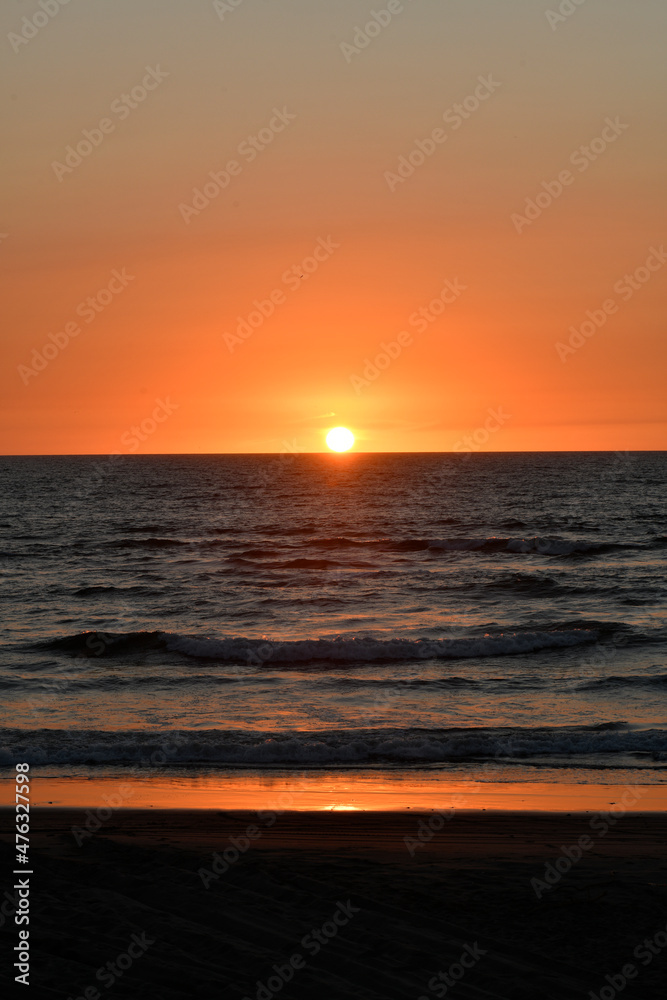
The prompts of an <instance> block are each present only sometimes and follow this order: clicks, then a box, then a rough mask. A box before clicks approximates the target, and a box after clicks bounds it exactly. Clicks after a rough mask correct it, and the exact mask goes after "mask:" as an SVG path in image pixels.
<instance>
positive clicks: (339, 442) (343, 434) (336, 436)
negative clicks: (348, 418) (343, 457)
mask: <svg viewBox="0 0 667 1000" xmlns="http://www.w3.org/2000/svg"><path fill="white" fill-rule="evenodd" d="M327 444H328V446H329V447H330V448H331V450H332V451H348V450H349V449H350V448H351V447H352V445H353V444H354V434H353V433H352V431H348V429H347V427H333V428H332V429H331V430H330V431H329V433H328V434H327Z"/></svg>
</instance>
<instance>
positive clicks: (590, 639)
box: [0, 453, 667, 781]
mask: <svg viewBox="0 0 667 1000" xmlns="http://www.w3.org/2000/svg"><path fill="white" fill-rule="evenodd" d="M666 473H667V463H666V456H665V454H664V453H636V454H627V453H623V454H609V453H593V454H586V453H576V454H509V455H507V454H504V455H503V454H498V455H473V456H470V457H468V458H466V457H463V456H459V455H451V454H449V455H428V454H426V455H425V454H410V455H362V454H347V455H342V456H341V455H300V456H293V457H284V458H280V457H277V456H148V457H140V456H135V457H126V458H120V459H117V460H115V461H110V460H108V459H103V458H91V457H75V458H65V457H56V458H53V457H50V458H4V459H0V482H1V483H2V500H1V501H0V504H1V506H0V533H1V536H2V540H1V542H0V580H1V581H2V582H1V584H0V606H1V607H2V610H3V615H2V621H3V626H2V652H1V659H0V692H1V695H2V704H3V720H2V727H3V728H2V729H0V763H3V764H7V765H8V764H10V763H13V762H14V761H15V760H16V759H17V756H18V757H19V758H20V759H27V760H29V761H31V762H32V763H34V764H36V765H44V767H56V766H61V767H63V768H64V769H65V771H67V769H68V768H69V769H76V768H79V769H80V768H86V767H97V768H98V769H100V768H102V769H103V768H105V767H112V766H118V765H127V764H131V763H136V762H137V761H140V760H145V759H146V758H147V757H150V754H151V753H152V752H154V751H155V749H156V748H160V747H162V746H165V745H167V744H168V746H169V750H168V753H167V756H168V762H169V764H170V765H181V766H182V765H184V764H189V765H191V766H193V767H194V766H197V767H200V768H203V767H210V766H211V765H217V766H221V767H222V766H224V767H230V766H234V767H236V766H242V765H244V766H253V767H255V768H265V767H277V766H280V767H283V768H286V767H291V768H297V767H304V766H319V767H327V766H330V767H333V766H340V765H346V766H356V767H359V766H363V767H373V768H387V767H406V766H410V767H413V768H419V767H429V768H433V767H434V766H442V767H443V768H445V769H447V768H450V769H453V768H459V769H460V768H461V767H462V766H464V765H465V768H466V773H468V774H471V773H472V774H479V775H484V774H487V773H490V771H489V768H490V767H492V769H493V773H494V775H497V774H498V773H499V769H500V772H502V773H506V774H511V775H512V777H514V778H516V777H517V776H518V777H521V776H523V775H527V774H529V773H537V772H538V771H539V769H540V768H549V769H550V773H553V771H554V769H556V768H557V769H559V772H558V773H560V774H562V775H566V774H568V773H570V772H574V771H575V770H576V771H577V773H578V774H579V775H580V774H581V771H582V769H584V770H586V771H587V773H590V775H591V780H600V778H601V774H602V773H603V772H605V773H606V774H607V775H608V776H609V775H613V774H617V773H618V774H620V773H621V772H623V774H629V773H630V772H633V773H634V771H636V770H641V772H642V775H643V779H642V780H650V781H661V780H664V779H665V777H666V775H665V773H664V767H665V765H666V764H667V725H666V722H667V712H666V708H667V663H666V659H665V653H666V651H667V631H666V629H665V617H664V612H665V596H666V592H667V587H666V585H665V573H664V568H665V555H666V553H667V527H666V526H665V517H664V514H665V505H664V499H665V483H666V480H667V474H666ZM531 769H532V770H531ZM608 780H612V778H610V777H608Z"/></svg>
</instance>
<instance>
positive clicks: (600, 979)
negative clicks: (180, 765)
mask: <svg viewBox="0 0 667 1000" xmlns="http://www.w3.org/2000/svg"><path fill="white" fill-rule="evenodd" d="M0 816H1V822H2V856H3V869H2V870H3V872H5V873H11V871H12V869H13V867H14V852H13V850H11V848H10V844H11V837H10V831H11V830H12V827H11V823H12V820H13V816H12V814H11V813H10V812H9V811H7V810H2V811H1V813H0ZM612 818H613V817H608V820H609V819H612ZM31 821H32V833H31V849H32V854H31V860H32V870H33V872H34V874H33V875H32V877H31V888H32V897H31V907H32V909H31V922H30V932H31V938H30V940H31V951H32V978H31V994H30V995H31V996H32V997H45V998H47V997H63V998H67V997H72V998H76V997H80V996H86V992H85V991H86V989H88V994H87V1000H95V993H96V992H97V993H98V994H99V996H100V997H106V996H114V997H116V996H118V997H136V998H144V997H146V998H148V997H150V998H153V1000H154V998H158V1000H161V998H163V1000H181V998H183V1000H185V998H186V997H187V998H190V997H200V996H201V997H207V998H208V997H215V998H225V1000H226V998H238V1000H242V998H244V997H250V998H252V1000H270V998H271V997H274V996H279V997H283V998H289V1000H301V998H318V1000H319V998H320V997H326V998H327V1000H332V998H333V1000H336V998H352V997H355V998H358V1000H387V998H411V997H414V1000H419V998H420V997H427V998H429V1000H431V998H433V997H438V996H440V997H441V996H449V995H450V994H452V995H455V996H456V997H461V998H466V997H471V998H472V997H478V998H480V1000H481V998H513V1000H515V998H520V1000H523V998H526V1000H528V998H530V1000H535V998H554V1000H560V998H564V1000H566V998H567V1000H569V998H573V1000H574V998H575V997H578V998H581V997H584V998H589V997H590V992H591V991H592V992H593V994H594V995H595V996H599V995H600V990H601V989H603V990H604V988H605V987H606V988H607V989H608V990H611V989H613V987H612V986H611V985H609V983H610V980H609V979H606V978H605V977H606V976H609V977H611V981H612V982H616V984H617V985H618V984H619V983H620V978H619V977H621V978H625V979H626V985H625V987H624V989H623V990H621V991H620V992H622V993H623V995H624V996H627V997H635V998H637V1000H652V998H653V997H655V998H656V1000H657V998H658V997H662V996H664V981H665V975H666V973H667V948H666V949H665V951H664V952H662V950H661V948H660V945H659V943H658V944H656V943H655V940H654V939H655V936H656V934H657V935H658V940H662V939H661V938H660V934H661V932H663V931H664V930H665V926H666V925H667V893H666V888H667V885H666V884H667V836H666V834H667V817H665V815H664V814H663V815H657V814H627V815H625V816H622V817H619V818H618V819H617V821H616V822H615V823H610V822H607V823H606V830H603V825H604V822H605V821H604V820H603V819H602V818H601V816H600V815H599V814H596V816H593V817H592V816H591V815H590V814H571V815H566V814H548V813H539V814H537V813H520V812H502V813H501V812H478V813H475V812H467V813H456V814H454V815H450V814H449V813H448V812H447V811H442V812H428V813H422V814H418V813H413V812H392V813H380V812H363V813H362V812H324V811H321V812H316V813H312V812H286V813H283V814H282V815H275V814H271V813H268V812H261V813H259V814H258V813H256V812H215V811H203V810H196V811H193V810H189V811H186V810H173V811H167V810H163V811H158V810H118V811H116V812H114V813H112V815H111V816H110V817H108V818H107V819H106V820H105V821H104V822H101V821H100V819H99V817H98V816H96V815H95V814H94V813H92V812H90V813H88V814H86V812H85V811H83V810H62V809H36V810H34V812H33V813H32V814H31ZM98 822H101V825H100V826H99V828H97V829H95V830H93V827H95V826H96V824H97V823H98ZM593 823H595V824H596V825H595V826H593V825H592V824H593ZM582 837H588V838H589V840H590V844H588V843H587V841H583V843H585V844H587V846H586V847H585V848H584V849H582V850H581V854H582V856H581V859H580V860H579V861H576V862H574V863H572V862H568V861H567V858H566V852H564V851H563V848H564V847H565V848H567V851H568V852H569V853H570V855H571V856H573V855H576V852H577V845H578V844H579V843H582V841H581V839H580V838H582ZM556 862H558V864H559V866H560V868H562V869H565V870H564V871H563V872H562V873H560V872H559V871H558V870H557V868H556V867H555V865H556ZM547 863H551V865H553V866H554V867H553V868H550V869H549V868H546V867H545V866H546V865H547ZM547 871H548V872H550V873H551V874H550V879H551V882H550V881H549V879H546V872H547ZM10 880H11V874H9V875H8V876H7V880H6V884H7V885H8V886H10V885H11V881H10ZM10 897H11V893H10ZM538 897H539V898H538ZM5 902H7V900H6V898H5ZM8 910H9V915H7V911H8ZM4 912H5V914H6V917H5V921H4V923H3V926H2V930H1V932H0V933H2V936H3V938H5V939H9V941H8V943H9V944H10V946H13V944H14V943H15V938H16V927H15V926H14V924H13V920H12V918H11V903H7V907H6V908H5V911H4ZM644 939H647V940H648V941H649V942H650V943H651V944H652V947H653V949H654V950H656V954H653V953H652V952H651V951H650V950H647V948H646V946H644V945H642V942H643V941H644ZM666 940H667V936H666ZM637 949H639V955H638V954H637V953H636V951H637ZM646 956H649V961H648V962H647V961H646ZM128 962H129V965H128ZM629 964H630V965H632V967H633V969H634V970H635V975H634V976H632V977H629V976H626V977H624V976H623V973H622V971H621V970H622V969H623V966H626V972H627V967H628V965H629ZM124 966H125V968H123V967H124ZM7 968H8V966H7V965H5V966H4V967H3V969H2V974H3V976H4V978H5V979H6V980H8V981H9V980H10V979H11V973H10V975H9V976H8V975H7ZM440 973H442V976H441V978H440V979H438V978H437V977H438V975H439V974H440ZM434 977H435V978H434ZM614 977H616V978H614ZM448 983H449V985H448ZM602 996H603V998H604V997H609V996H611V994H610V993H606V994H605V993H604V992H603V994H602Z"/></svg>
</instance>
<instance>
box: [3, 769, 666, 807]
mask: <svg viewBox="0 0 667 1000" xmlns="http://www.w3.org/2000/svg"><path fill="white" fill-rule="evenodd" d="M13 801H14V795H13V786H12V785H11V783H10V782H5V783H3V784H2V785H1V786H0V809H2V808H6V807H9V806H11V805H12V804H13ZM30 803H31V809H40V808H53V809H77V808H93V809H95V808H103V807H105V806H109V805H110V806H111V807H112V808H113V809H120V808H123V809H127V808H129V809H156V810H169V809H188V810H202V811H208V810H226V811H230V810H231V811H238V810H254V811H258V810H265V809H280V810H283V811H285V810H290V811H296V812H317V811H323V812H324V811H330V812H337V811H341V812H345V811H349V812H358V811H359V812H382V813H386V812H416V811H425V812H428V811H430V810H439V809H440V810H443V809H451V808H454V809H456V811H457V812H470V811H473V812H475V811H476V812H484V811H494V812H495V811H501V812H502V811H512V812H526V813H530V812H545V813H568V812H581V813H585V812H600V811H605V810H612V809H614V808H623V809H624V810H625V811H626V812H627V811H634V812H641V813H667V784H655V783H647V784H643V783H641V782H637V781H633V782H632V783H620V782H619V783H617V784H600V783H595V784H579V783H573V782H544V781H542V782H540V781H535V782H525V781H524V782H521V781H516V782H509V781H508V782H499V781H489V782H484V781H477V782H476V781H470V780H460V779H459V780H455V779H448V778H447V777H445V776H444V775H443V774H442V773H431V774H424V773H421V774H416V773H415V772H408V773H407V774H401V775H396V774H394V775H387V774H382V775H379V774H377V773H357V774H352V775H351V774H349V773H342V772H338V773H329V772H327V773H322V772H299V773H297V774H285V773H284V772H283V773H282V774H278V775H274V774H267V773H264V774H258V773H248V772H225V773H215V774H207V775H191V774H177V775H174V774H172V775H164V774H163V775H159V774H158V775H156V774H155V772H154V771H153V772H152V773H150V774H147V775H146V776H145V777H140V776H137V775H136V773H129V774H127V775H123V773H122V772H119V773H117V774H115V775H113V776H112V775H106V776H100V777H97V776H93V777H82V776H72V777H40V776H39V775H38V774H34V773H33V772H31V783H30Z"/></svg>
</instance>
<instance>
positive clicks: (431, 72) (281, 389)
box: [0, 0, 667, 454]
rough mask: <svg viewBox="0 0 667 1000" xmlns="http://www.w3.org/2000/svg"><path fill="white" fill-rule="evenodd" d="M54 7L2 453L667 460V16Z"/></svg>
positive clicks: (17, 264) (652, 4) (15, 288)
mask: <svg viewBox="0 0 667 1000" xmlns="http://www.w3.org/2000/svg"><path fill="white" fill-rule="evenodd" d="M44 2H45V4H46V7H47V8H48V10H49V11H51V14H49V13H48V12H47V13H44V11H43V8H40V7H39V4H38V3H37V2H34V3H33V2H24V0H17V2H12V3H9V4H5V5H3V8H2V11H1V12H0V19H1V23H2V28H3V31H4V36H5V38H6V43H5V49H6V51H5V58H4V60H3V66H2V70H1V73H2V84H3V86H2V100H3V103H4V119H5V123H6V124H5V143H4V146H5V157H4V158H5V177H6V184H5V198H4V202H3V209H2V216H1V217H0V255H1V257H2V265H3V267H2V279H1V280H2V284H3V293H4V302H5V337H4V343H5V351H6V356H5V364H4V366H3V368H2V374H1V375H0V378H1V379H2V405H1V409H0V438H1V440H0V452H2V453H6V454H24V453H25V454H60V453H62V454H69V453H101V454H105V453H109V452H115V451H121V452H127V451H129V450H136V451H139V452H151V453H169V452H218V451H220V452H268V451H281V450H284V449H287V448H290V449H292V450H296V451H318V450H321V449H322V448H323V446H324V445H323V442H324V433H325V431H326V429H328V428H329V427H331V426H333V425H334V424H344V425H346V426H349V427H351V428H352V430H353V431H354V432H355V434H356V435H357V439H358V447H359V448H360V449H362V450H369V451H375V450H377V451H422V450H425V451H438V450H451V449H453V448H458V449H460V448H461V447H464V448H465V447H469V446H470V445H469V444H466V443H465V442H466V440H467V441H468V442H469V441H471V440H472V441H473V442H475V440H476V442H477V443H476V444H475V447H482V448H484V449H493V450H508V451H512V450H541V449H545V450H551V449H584V450H587V449H598V448H599V449H613V450H616V449H619V450H621V449H623V450H625V449H653V448H664V447H665V446H666V445H665V435H664V429H665V407H664V402H663V399H664V364H663V363H662V362H663V361H664V355H665V346H664V344H665V339H664V318H663V317H664V288H665V275H666V274H667V266H665V265H666V264H667V254H664V253H663V251H662V246H663V244H662V242H661V241H662V240H663V239H664V238H665V229H664V190H665V188H664V175H663V171H664V166H663V165H664V157H665V149H664V146H665V138H664V136H665V127H664V126H665V121H664V94H665V92H666V88H665V79H664V77H665V66H664V58H663V53H662V38H664V32H665V28H666V27H667V25H666V23H665V22H666V21H667V8H665V6H664V4H663V3H662V2H661V0H636V2H634V3H633V4H631V5H630V4H627V3H625V2H622V0H605V2H604V3H602V2H601V0H587V2H585V3H583V4H581V5H580V6H575V5H571V6H572V8H573V13H571V14H569V15H564V14H559V15H557V17H556V16H555V15H553V11H556V12H558V10H559V4H557V3H554V5H553V6H552V7H551V8H550V7H549V6H548V4H547V3H546V2H545V4H544V5H543V4H539V3H535V2H534V0H508V2H506V3H502V4H500V3H498V2H497V0H466V2H463V0H459V2H454V0H453V2H451V3H449V2H447V3H445V2H441V0H404V2H403V3H398V0H392V4H391V5H388V4H387V3H385V2H384V0H379V3H377V4H376V5H374V6H373V5H369V4H366V3H362V2H360V0H340V2H337V3H336V4H333V3H332V4H323V3H315V2H313V0H281V3H280V4H275V3H269V2H268V0H240V2H238V0H235V4H234V5H231V4H225V3H224V2H218V3H216V4H214V3H207V2H202V3H197V4H194V3H188V4H186V3H182V2H178V0H162V2H161V3H159V4H155V3H149V2H147V0H143V2H142V0H113V2H112V0H86V3H82V2H77V0H72V2H71V3H68V4H66V5H65V6H63V7H62V9H60V8H58V9H57V10H56V12H55V13H53V9H54V5H57V2H58V0H44ZM560 6H561V7H563V8H564V9H565V10H567V9H569V5H568V4H564V5H563V4H561V5H560ZM372 10H375V11H376V12H378V14H377V18H376V19H375V20H373V19H372V16H371V14H370V13H369V12H370V11H372ZM549 11H551V12H552V16H551V17H548V16H547V13H548V12H549ZM40 12H41V13H42V14H43V16H40ZM45 18H46V21H45V23H42V22H44V19H45ZM371 21H372V24H371V27H370V29H369V31H368V33H366V32H365V30H364V33H363V34H358V33H357V32H356V28H357V26H360V27H361V28H362V29H363V28H364V25H366V24H367V23H370V22H371ZM370 36H372V37H370ZM355 39H356V41H355ZM352 46H355V47H354V48H353V47H352ZM124 95H125V96H124ZM457 105H458V107H457ZM84 130H85V131H84ZM86 132H87V137H86ZM252 137H256V138H254V139H253V138H252ZM82 142H83V143H84V144H83V146H80V148H79V153H77V152H76V149H77V146H78V145H79V144H80V143H82ZM67 147H71V151H70V153H69V154H68V152H67ZM420 147H421V148H420ZM581 147H585V149H584V150H583V151H581ZM578 150H579V152H577V151H578ZM421 160H423V162H420V161H421ZM230 161H231V165H230ZM399 167H400V170H399ZM564 171H566V172H567V173H565V174H564V173H563V172H564ZM211 173H213V174H217V175H218V178H219V181H218V182H215V183H214V182H213V181H212V180H211V177H210V174H211ZM401 174H403V176H402V177H401ZM559 175H560V180H558V178H559ZM207 184H208V185H209V187H208V188H206V187H205V185H207ZM219 184H224V185H225V186H224V189H223V190H219V187H218V185H219ZM210 185H213V186H212V187H211V186H210ZM195 189H200V191H201V190H203V191H204V192H206V191H208V195H209V196H211V197H209V196H207V195H206V194H205V193H204V194H201V195H199V196H198V200H194V199H195V198H196V196H195V193H194V192H195ZM535 199H537V201H536V202H535ZM527 200H532V201H533V205H532V206H531V205H528V206H527ZM528 216H532V219H531V218H528ZM315 251H316V252H315ZM318 258H319V259H318ZM663 258H664V259H663ZM301 275H303V278H302V277H301ZM626 275H627V276H629V279H628V278H626V277H625V276H626ZM119 276H120V277H119ZM447 282H449V285H447ZM448 288H449V291H448V290H447V289H448ZM452 288H454V289H457V290H458V291H457V292H456V294H454V293H452V291H451V289H452ZM443 289H444V298H445V300H446V301H444V302H443V300H442V298H441V297H440V296H441V293H443ZM272 295H273V302H272V301H271V296H272ZM89 299H92V300H93V301H92V303H90V302H88V303H87V300H89ZM450 300H451V301H450ZM255 303H259V306H257V305H256V304H255ZM432 303H434V304H433V305H431V304H432ZM661 307H663V312H662V313H661ZM262 309H263V310H264V312H265V313H269V312H270V313H271V314H270V315H268V316H266V317H264V316H262V315H261V310H262ZM96 310H99V311H96ZM258 310H259V311H258ZM420 310H424V312H422V313H421V315H420ZM253 313H254V315H251V314H253ZM435 313H438V315H435ZM589 313H590V314H591V315H588V314H589ZM248 317H250V319H251V321H252V322H253V323H254V326H252V327H251V326H247V327H246V326H243V325H242V326H241V328H240V329H241V332H242V333H243V332H245V333H250V335H249V336H247V337H245V338H243V337H241V336H239V333H238V328H239V322H240V321H241V320H243V321H245V322H248ZM586 321H588V324H589V325H588V326H587V327H585V328H584V333H585V332H586V331H588V333H589V334H590V336H588V337H587V336H585V335H584V333H582V332H581V327H582V324H584V323H585V322H586ZM572 327H574V328H576V331H578V332H573V330H572ZM383 344H385V345H388V347H387V349H386V350H385V348H384V347H383V346H382V345H383ZM559 345H561V346H559ZM45 346H46V353H45ZM392 354H394V355H396V356H395V357H391V355H392ZM378 355H380V358H379V361H378V365H375V359H376V357H377V356H378ZM368 360H370V361H371V367H370V368H369V367H367V362H368ZM38 369H39V370H38ZM374 372H375V373H376V374H375V375H374V374H373V373H374ZM158 400H160V401H162V402H163V403H166V410H165V409H164V408H163V409H161V410H159V414H160V420H159V421H156V420H153V418H152V414H153V413H154V411H155V410H156V407H157V406H158V405H159V404H158V402H157V401H158ZM499 415H500V419H499ZM163 417H164V419H162V418H163ZM142 425H143V427H144V431H143V432H142V433H141V434H140V435H139V437H140V438H142V440H138V439H137V438H136V435H135V433H134V432H133V431H132V428H133V427H139V428H141V427H142ZM485 425H486V427H487V430H486V431H485ZM476 432H477V437H476V439H475V437H474V435H475V433H476ZM129 441H133V442H134V444H133V445H128V442H129Z"/></svg>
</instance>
